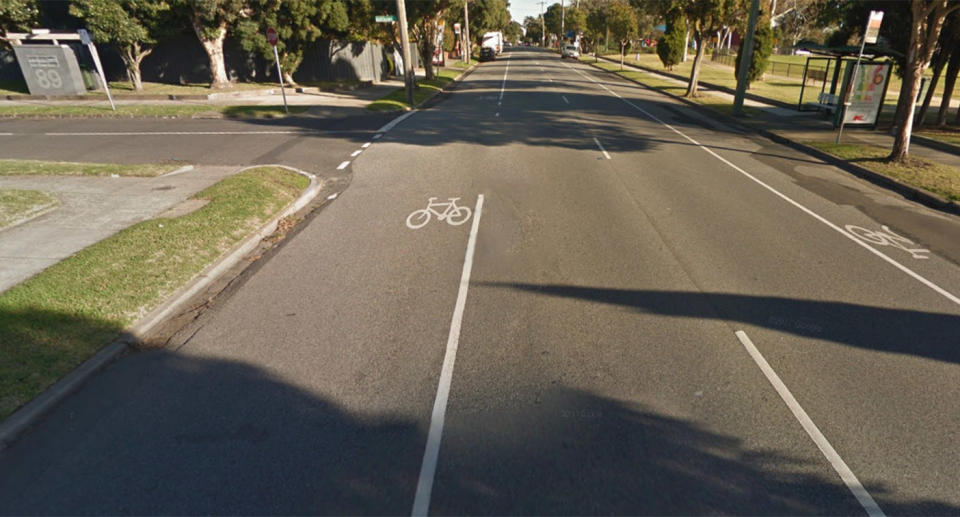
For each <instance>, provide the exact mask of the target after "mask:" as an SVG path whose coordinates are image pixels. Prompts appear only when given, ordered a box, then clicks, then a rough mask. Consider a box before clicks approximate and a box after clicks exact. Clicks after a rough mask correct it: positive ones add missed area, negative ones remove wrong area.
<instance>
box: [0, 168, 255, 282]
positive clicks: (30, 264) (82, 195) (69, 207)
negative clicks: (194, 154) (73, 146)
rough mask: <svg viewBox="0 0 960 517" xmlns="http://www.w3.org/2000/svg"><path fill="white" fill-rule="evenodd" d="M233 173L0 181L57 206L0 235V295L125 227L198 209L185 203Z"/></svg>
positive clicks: (217, 170)
mask: <svg viewBox="0 0 960 517" xmlns="http://www.w3.org/2000/svg"><path fill="white" fill-rule="evenodd" d="M173 170H174V167H171V171H173ZM237 170H238V167H213V166H204V167H198V168H192V167H191V169H190V170H188V171H185V172H181V173H177V174H174V175H168V176H159V177H155V178H129V177H123V178H120V177H118V178H112V177H72V176H68V177H64V176H0V189H27V190H40V191H43V192H47V193H50V194H53V195H54V196H55V197H56V198H57V199H58V200H59V201H60V205H59V206H58V207H57V208H56V209H54V210H52V211H50V212H47V213H45V214H44V215H41V216H39V217H37V218H34V219H32V220H30V221H27V222H25V223H23V224H19V225H17V226H14V227H11V228H6V229H4V230H0V262H2V263H3V268H0V292H3V291H6V290H7V289H9V288H11V287H13V286H14V285H16V284H18V283H20V282H22V281H24V280H26V279H28V278H30V277H32V276H33V275H35V274H37V273H39V272H41V271H43V270H44V269H46V268H48V267H50V266H51V265H53V264H56V263H57V262H59V261H61V260H63V259H65V258H67V257H69V256H70V255H73V254H74V253H76V252H78V251H80V250H82V249H83V248H86V247H87V246H90V245H92V244H95V243H97V242H99V241H101V240H103V239H105V238H107V237H109V236H111V235H113V234H114V233H117V232H119V231H120V230H122V229H124V228H127V227H128V226H132V225H134V224H136V223H139V222H141V221H144V220H147V219H152V218H155V217H158V216H164V217H167V216H169V217H177V216H180V215H184V214H186V213H189V212H190V211H193V210H196V209H198V208H200V207H201V206H203V204H202V203H196V202H192V201H188V198H190V197H191V196H193V195H194V194H196V193H197V192H199V191H201V190H203V189H205V188H207V187H209V186H210V185H213V184H214V183H216V182H218V181H220V180H221V179H223V178H226V177H227V176H230V175H231V174H233V173H234V172H236V171H237Z"/></svg>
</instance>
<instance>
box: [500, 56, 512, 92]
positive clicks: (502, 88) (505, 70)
mask: <svg viewBox="0 0 960 517" xmlns="http://www.w3.org/2000/svg"><path fill="white" fill-rule="evenodd" d="M509 71H510V58H509V57H508V58H507V67H506V68H505V69H504V70H503V84H501V85H500V98H499V99H497V102H498V103H500V102H503V90H504V89H505V88H506V87H507V72H509Z"/></svg>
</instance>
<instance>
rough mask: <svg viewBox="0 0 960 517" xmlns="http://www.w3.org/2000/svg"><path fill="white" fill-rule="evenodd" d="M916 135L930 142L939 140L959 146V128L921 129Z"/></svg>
mask: <svg viewBox="0 0 960 517" xmlns="http://www.w3.org/2000/svg"><path fill="white" fill-rule="evenodd" d="M916 134H918V135H920V136H924V137H927V138H929V139H931V140H939V141H941V142H945V143H948V144H953V145H960V128H957V129H923V130H920V131H917V132H916Z"/></svg>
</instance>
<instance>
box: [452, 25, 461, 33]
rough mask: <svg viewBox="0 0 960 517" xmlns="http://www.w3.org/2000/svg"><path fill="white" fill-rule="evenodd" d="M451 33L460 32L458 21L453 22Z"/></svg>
mask: <svg viewBox="0 0 960 517" xmlns="http://www.w3.org/2000/svg"><path fill="white" fill-rule="evenodd" d="M453 33H454V34H460V24H459V23H454V24H453Z"/></svg>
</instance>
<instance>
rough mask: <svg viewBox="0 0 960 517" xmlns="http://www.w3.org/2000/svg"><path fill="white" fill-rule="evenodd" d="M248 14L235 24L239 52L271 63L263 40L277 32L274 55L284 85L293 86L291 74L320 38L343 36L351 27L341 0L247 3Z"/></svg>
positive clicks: (269, 50) (270, 50)
mask: <svg viewBox="0 0 960 517" xmlns="http://www.w3.org/2000/svg"><path fill="white" fill-rule="evenodd" d="M247 1H248V4H247V5H248V9H249V14H248V15H247V16H246V17H243V18H241V19H240V20H239V21H238V22H237V27H236V34H237V36H239V38H240V44H241V46H242V48H243V49H244V50H246V51H248V52H251V51H256V52H259V53H260V54H261V55H262V56H264V57H265V58H267V59H268V60H271V61H272V60H273V48H272V47H271V46H270V44H269V43H268V42H267V38H266V36H265V34H266V32H267V28H270V27H272V28H274V29H276V31H277V36H278V42H277V55H278V56H279V58H280V69H281V70H282V72H283V80H284V82H287V83H290V84H296V82H295V81H294V79H293V74H294V73H295V72H296V71H297V68H299V67H300V63H301V62H302V61H303V53H304V51H305V50H306V48H307V46H308V45H309V44H310V43H312V42H314V41H316V40H317V39H319V38H321V37H323V36H329V35H335V36H342V35H344V34H345V33H346V31H347V28H348V27H349V25H350V20H349V18H348V14H347V4H346V3H345V2H343V1H342V0H319V1H317V0H247ZM271 70H272V68H271Z"/></svg>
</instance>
